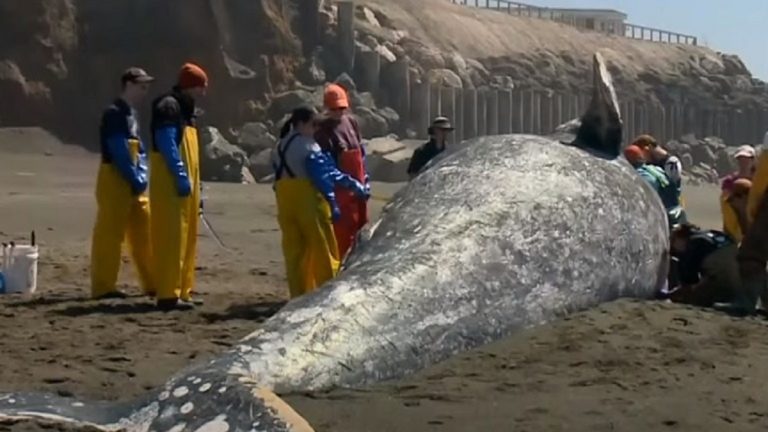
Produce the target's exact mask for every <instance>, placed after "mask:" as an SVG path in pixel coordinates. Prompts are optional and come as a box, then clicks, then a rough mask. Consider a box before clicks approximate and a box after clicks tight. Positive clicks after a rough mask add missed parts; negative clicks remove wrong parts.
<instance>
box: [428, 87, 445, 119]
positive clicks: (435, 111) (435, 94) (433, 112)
mask: <svg viewBox="0 0 768 432" xmlns="http://www.w3.org/2000/svg"><path fill="white" fill-rule="evenodd" d="M440 91H441V90H440V86H434V85H433V86H430V89H429V118H428V119H427V121H428V123H429V124H432V120H434V119H435V117H437V116H439V115H440V114H441V112H440V111H441V110H442V107H441V106H440V97H441V96H442V95H441V94H440Z"/></svg>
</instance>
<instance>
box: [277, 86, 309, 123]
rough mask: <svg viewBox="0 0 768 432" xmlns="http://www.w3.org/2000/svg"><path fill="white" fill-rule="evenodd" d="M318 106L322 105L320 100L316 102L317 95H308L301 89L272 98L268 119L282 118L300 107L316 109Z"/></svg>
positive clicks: (307, 92)
mask: <svg viewBox="0 0 768 432" xmlns="http://www.w3.org/2000/svg"><path fill="white" fill-rule="evenodd" d="M321 98H322V95H321ZM320 105H322V99H320V100H318V97H317V93H310V92H309V91H307V90H302V89H298V90H291V91H287V92H283V93H280V94H277V95H275V96H274V97H273V98H272V102H271V103H270V105H269V110H268V112H269V118H270V119H279V118H282V117H283V116H284V115H285V114H286V113H288V114H290V112H291V111H293V110H294V109H295V108H297V107H300V106H310V107H317V106H320Z"/></svg>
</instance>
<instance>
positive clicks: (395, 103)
mask: <svg viewBox="0 0 768 432" xmlns="http://www.w3.org/2000/svg"><path fill="white" fill-rule="evenodd" d="M387 70H388V71H389V76H388V77H387V80H386V82H387V83H388V84H389V87H390V89H391V90H394V91H393V94H392V95H391V98H390V100H392V107H393V108H394V110H395V111H397V114H398V115H399V116H400V118H401V119H402V120H403V121H401V122H400V124H401V125H404V124H405V119H406V118H408V117H410V116H411V74H410V68H409V67H408V60H406V59H404V58H403V59H398V60H397V61H396V62H395V63H393V64H392V65H391V66H390V67H388V68H387Z"/></svg>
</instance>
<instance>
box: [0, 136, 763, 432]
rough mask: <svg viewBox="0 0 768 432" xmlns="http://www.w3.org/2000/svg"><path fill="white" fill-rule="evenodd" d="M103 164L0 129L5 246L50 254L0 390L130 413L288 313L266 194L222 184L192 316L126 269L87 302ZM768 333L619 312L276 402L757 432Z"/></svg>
mask: <svg viewBox="0 0 768 432" xmlns="http://www.w3.org/2000/svg"><path fill="white" fill-rule="evenodd" d="M97 163H98V159H97V158H96V157H95V156H94V155H91V154H87V153H85V152H84V151H82V150H80V149H77V148H69V147H65V146H61V145H59V144H57V143H55V142H53V141H52V140H51V139H50V138H49V137H46V136H45V135H44V134H40V133H37V132H34V131H29V130H24V131H21V132H9V131H0V239H2V240H3V241H8V240H11V239H19V240H20V239H23V238H24V237H25V236H27V235H28V233H29V232H30V231H31V230H33V229H34V230H36V231H37V234H38V239H39V243H40V245H41V248H42V249H41V253H42V257H41V259H40V269H39V278H40V279H39V288H38V293H37V294H36V295H35V296H33V297H32V298H22V297H20V296H17V295H7V296H3V297H0V332H2V333H1V334H0V364H2V365H3V368H0V384H1V386H0V391H3V392H5V391H17V390H24V391H29V390H35V391H50V392H55V393H58V394H61V395H72V396H76V397H78V398H84V399H107V400H117V399H121V400H125V399H130V398H132V397H134V396H137V395H139V394H142V393H144V392H146V391H147V390H149V389H151V388H153V387H155V386H157V385H160V384H162V383H163V382H164V381H165V380H166V379H167V378H168V377H169V376H170V375H172V374H173V373H175V372H177V371H178V370H179V369H180V368H183V367H184V366H187V365H189V364H190V363H192V362H194V361H200V360H202V359H205V358H208V357H210V356H212V355H215V354H216V353H217V352H221V351H222V350H224V349H226V348H227V347H228V346H231V345H232V344H234V343H236V341H237V340H238V339H240V338H241V337H243V336H245V335H246V334H248V333H250V332H251V331H253V330H255V329H256V328H257V327H258V324H259V322H261V321H263V320H264V319H266V318H267V317H269V316H270V315H271V314H273V313H274V312H275V311H277V310H278V309H279V307H280V306H281V304H282V302H283V301H284V300H285V297H286V287H285V280H284V275H283V267H282V259H281V255H280V239H279V231H278V228H277V225H276V222H275V209H274V199H273V195H272V191H271V189H270V188H269V186H265V185H232V184H206V192H205V195H206V196H207V199H206V210H207V214H208V217H209V219H210V220H211V222H212V223H213V225H214V226H215V228H216V229H217V231H218V232H219V233H220V235H221V236H222V238H223V240H224V242H225V243H226V244H227V245H228V246H229V247H230V248H231V249H233V251H232V252H229V251H226V250H222V249H221V248H219V247H218V246H217V244H216V243H215V242H214V241H213V239H212V238H211V237H210V235H208V234H207V233H205V232H204V231H203V233H202V235H201V237H200V238H199V240H198V241H199V245H200V250H199V258H198V266H199V268H198V273H197V276H198V290H197V291H198V293H199V295H200V297H201V298H202V299H203V300H205V305H204V306H203V307H202V308H200V309H199V310H196V311H194V312H189V313H180V312H173V313H169V314H165V313H159V312H156V311H155V310H154V309H153V308H152V303H151V302H150V301H149V300H148V299H145V298H143V297H141V296H139V295H138V290H137V288H136V285H135V282H134V279H133V275H132V270H131V268H130V264H126V265H125V266H124V269H123V272H122V274H121V276H120V283H121V285H122V286H123V287H124V288H125V289H126V291H128V292H131V293H134V294H136V296H135V297H132V298H129V299H126V300H118V301H111V302H100V303H96V302H92V301H90V300H87V294H88V259H89V258H88V257H89V236H90V230H91V227H92V223H93V216H94V203H93V178H94V173H95V171H96V167H97ZM397 186H398V185H382V184H376V185H374V192H375V193H376V194H377V195H379V196H387V195H389V194H391V193H392V192H393V191H394V190H396V189H397ZM714 194H716V189H713V188H711V187H706V188H688V189H687V190H686V202H687V204H688V206H689V208H691V213H692V216H693V218H694V219H695V220H696V221H697V222H699V223H701V224H703V225H706V226H714V227H716V226H717V225H718V224H719V215H718V212H717V198H716V195H714ZM382 204H383V203H382V202H380V201H374V213H376V212H378V211H379V210H380V208H381V205H382ZM765 330H766V325H765V323H764V322H763V320H761V319H750V320H734V319H731V318H728V317H725V316H723V315H720V314H715V313H712V312H709V311H703V310H696V309H692V308H685V307H680V306H675V305H669V304H663V303H659V302H636V301H621V302H616V303H613V304H609V305H605V306H603V307H601V308H599V309H597V310H592V311H588V312H584V313H582V314H578V315H576V316H574V317H572V318H570V319H568V320H565V321H562V322H558V323H554V324H551V325H547V326H543V327H541V328H537V329H533V330H530V331H527V332H524V333H523V334H519V335H515V336H513V337H510V338H508V339H507V340H503V341H500V342H497V343H496V344H493V345H491V346H488V347H484V348H482V349H479V350H476V351H473V352H470V353H466V354H464V355H461V356H458V357H456V358H454V359H451V360H449V361H446V362H444V363H442V364H439V365H436V366H434V367H432V368H429V369H427V370H425V371H423V372H421V373H419V374H417V375H416V376H414V377H410V378H407V379H405V380H402V381H399V382H396V383H384V384H381V385H379V386H374V387H373V388H370V389H366V390H361V391H351V390H343V391H342V390H337V391H332V392H328V393H323V394H317V395H284V397H285V399H286V400H287V401H288V402H289V403H290V404H291V405H293V406H294V407H295V408H296V409H297V410H298V411H299V412H300V413H301V414H302V415H304V416H305V417H306V418H307V419H308V420H309V421H310V423H312V424H313V425H314V426H315V427H316V429H317V430H318V431H424V430H439V431H475V430H494V431H496V430H500V431H501V430H512V429H514V430H520V431H526V430H530V431H548V430H553V431H555V430H565V429H567V430H570V431H582V430H583V431H592V430H622V431H623V430H628V431H635V430H637V431H641V430H643V431H644V430H649V429H662V430H666V429H669V430H691V431H693V430H702V429H703V430H718V431H719V430H738V431H745V430H753V429H754V430H757V428H761V429H763V428H764V427H765V425H766V422H767V421H766V417H764V416H766V415H768V410H766V409H764V408H762V407H765V406H768V404H766V403H765V402H766V401H765V400H764V398H765V396H763V393H764V392H761V391H760V388H761V385H762V381H763V378H764V377H767V376H768V366H763V365H768V346H767V345H766V340H764V338H761V337H760V336H761V335H762V333H763V332H764V331H765ZM565 425H567V427H566V426H565ZM30 428H32V427H31V426H29V425H16V426H12V427H10V429H11V430H14V431H21V430H36V429H34V428H32V429H30ZM54 429H56V428H54ZM0 430H9V429H8V426H7V425H6V426H0ZM60 430H63V429H60Z"/></svg>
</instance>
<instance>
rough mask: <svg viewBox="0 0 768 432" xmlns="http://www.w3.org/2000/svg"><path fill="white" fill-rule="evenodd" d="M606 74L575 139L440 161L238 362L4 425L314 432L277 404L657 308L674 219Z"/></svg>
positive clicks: (33, 402) (476, 143)
mask: <svg viewBox="0 0 768 432" xmlns="http://www.w3.org/2000/svg"><path fill="white" fill-rule="evenodd" d="M595 65H596V67H595V70H596V73H595V82H596V84H595V96H594V100H593V103H592V105H591V106H590V108H589V110H588V112H587V113H586V114H585V115H584V116H583V117H582V119H581V122H580V123H579V124H576V127H577V128H578V130H577V131H576V133H575V135H571V134H569V128H567V127H566V128H563V129H560V130H559V131H558V133H557V134H556V135H555V136H553V137H539V136H531V135H508V136H493V137H483V138H478V139H474V140H472V141H469V142H467V143H466V145H463V146H462V147H461V148H460V149H459V150H457V151H454V152H452V153H451V154H449V155H447V156H446V157H444V158H441V160H439V161H438V162H437V163H435V164H434V165H432V166H431V167H430V168H429V169H427V170H426V171H424V172H422V173H421V174H420V175H419V176H418V177H417V178H416V179H414V180H413V181H412V182H411V183H409V184H408V185H407V186H406V187H405V188H404V189H403V190H401V191H400V192H398V193H397V194H396V196H395V198H394V199H393V201H392V202H391V203H390V204H389V205H388V207H387V209H386V211H385V212H384V214H383V215H382V217H381V219H380V220H379V221H377V223H376V224H375V225H374V226H372V227H371V228H370V229H369V231H368V235H369V238H367V239H366V240H365V241H363V242H361V243H360V244H359V245H358V246H357V247H355V249H354V250H353V251H352V253H351V254H350V256H349V257H348V259H347V261H346V262H345V268H344V270H343V271H342V273H341V274H340V275H339V277H338V278H337V279H335V280H333V281H331V282H330V283H328V284H326V285H325V286H323V287H322V288H321V289H319V290H317V291H315V292H313V293H311V294H309V295H306V296H304V297H301V298H298V299H295V300H292V301H291V302H289V303H288V304H287V305H286V306H285V307H284V308H283V309H282V310H281V311H280V312H279V313H277V314H276V315H274V316H273V317H272V318H270V319H269V320H268V321H267V322H266V323H264V325H263V326H262V327H261V328H259V329H258V330H257V331H255V332H254V333H252V334H251V335H249V336H247V337H246V338H244V339H243V340H242V341H241V342H240V343H239V344H238V345H237V346H236V347H235V348H233V349H232V350H230V351H228V352H226V353H224V354H222V355H221V356H219V357H217V358H215V359H214V360H212V361H210V362H207V363H204V364H198V365H195V366H192V367H190V368H189V369H187V370H184V371H182V372H181V373H179V374H178V375H176V376H175V377H173V378H172V379H171V380H170V381H169V382H168V383H167V384H166V385H165V386H164V387H163V388H162V389H159V390H158V391H156V392H152V393H151V394H149V395H147V396H146V397H145V398H143V399H141V400H139V401H134V402H132V403H127V404H118V405H110V404H104V403H96V404H92V403H86V404H84V403H80V402H76V401H74V400H71V399H62V398H58V397H53V396H46V395H34V394H29V395H22V394H11V395H6V396H3V397H2V398H0V419H2V418H14V417H16V418H35V417H37V418H45V417H47V418H49V419H51V420H53V421H62V422H80V423H87V424H88V425H90V426H92V427H96V428H99V429H101V430H115V429H124V430H131V431H163V432H164V431H187V430H189V431H289V430H291V431H310V430H311V427H310V426H309V425H308V424H307V423H306V422H305V421H304V420H303V419H301V417H300V416H298V415H297V414H296V413H295V412H294V411H293V410H292V409H291V408H290V407H288V406H287V405H285V404H284V403H283V402H282V401H281V400H280V399H279V398H277V397H276V396H274V394H273V393H272V392H276V393H284V392H294V391H312V390H322V389H327V388H330V387H334V386H363V385H366V384H369V383H372V382H377V381H381V380H386V379H393V378H398V377H403V376H406V375H408V374H410V373H412V372H414V371H417V370H419V369H421V368H424V367H426V366H428V365H431V364H433V363H435V362H438V361H441V360H444V359H446V358H448V357H450V356H452V355H454V354H456V353H459V352H462V351H466V350H469V349H471V348H474V347H477V346H479V345H482V344H485V343H488V342H491V341H494V340H497V339H499V338H502V337H504V336H507V335H509V334H512V333H514V332H516V331H519V330H520V329H523V328H526V327H531V326H535V325H538V324H541V323H544V322H547V321H551V320H553V319H556V318H558V317H561V316H563V315H566V314H568V313H571V312H574V311H578V310H582V309H586V308H589V307H592V306H595V305H598V304H600V303H604V302H608V301H611V300H614V299H617V298H620V297H636V298H648V297H651V296H652V295H653V294H654V292H655V291H656V290H657V289H658V288H660V286H661V285H662V284H663V281H664V280H665V276H666V269H667V257H668V250H667V248H668V243H669V241H668V228H667V216H666V213H665V211H664V207H663V205H662V204H661V201H660V199H659V198H658V196H657V195H656V193H655V192H654V191H653V190H652V189H651V187H650V186H648V185H647V184H646V183H645V182H644V181H642V179H640V178H639V176H638V175H637V174H636V173H635V171H634V170H633V169H632V168H631V167H630V165H629V164H628V163H627V162H626V161H625V160H624V159H623V158H619V157H617V155H618V154H619V153H620V147H621V120H620V114H619V112H618V109H617V104H616V100H615V94H614V93H613V88H612V86H611V83H610V77H609V76H608V75H607V71H606V70H605V66H604V64H603V63H602V59H601V57H600V56H599V55H596V57H595ZM562 141H565V142H562Z"/></svg>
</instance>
